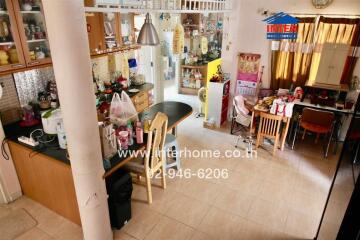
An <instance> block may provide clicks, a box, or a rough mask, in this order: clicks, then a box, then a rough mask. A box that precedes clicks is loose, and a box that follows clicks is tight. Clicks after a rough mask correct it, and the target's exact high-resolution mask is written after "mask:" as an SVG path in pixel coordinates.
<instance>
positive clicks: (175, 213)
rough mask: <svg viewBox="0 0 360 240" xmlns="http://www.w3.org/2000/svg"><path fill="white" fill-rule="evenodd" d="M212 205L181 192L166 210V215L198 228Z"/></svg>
mask: <svg viewBox="0 0 360 240" xmlns="http://www.w3.org/2000/svg"><path fill="white" fill-rule="evenodd" d="M209 209H210V205H208V204H207V203H205V202H201V201H199V200H196V199H194V198H190V197H187V196H186V195H183V194H181V193H179V194H177V196H176V199H175V200H174V201H173V202H172V204H171V206H169V207H168V209H167V210H166V213H165V215H166V216H168V217H171V218H173V219H175V220H177V221H179V222H182V223H184V224H186V225H189V226H191V227H194V228H196V227H197V226H199V224H200V222H201V221H202V219H203V218H204V216H205V215H206V213H207V212H208V211H209Z"/></svg>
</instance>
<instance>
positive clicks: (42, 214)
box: [32, 207, 70, 236]
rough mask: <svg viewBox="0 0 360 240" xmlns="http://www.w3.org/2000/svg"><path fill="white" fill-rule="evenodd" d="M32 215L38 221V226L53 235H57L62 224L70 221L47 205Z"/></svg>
mask: <svg viewBox="0 0 360 240" xmlns="http://www.w3.org/2000/svg"><path fill="white" fill-rule="evenodd" d="M32 216H33V217H34V218H35V219H36V220H37V221H38V228H40V229H41V230H43V231H44V232H46V233H48V234H49V235H51V236H55V235H56V234H57V233H58V231H59V229H60V228H61V227H62V225H64V224H66V223H70V222H69V221H67V220H66V219H65V218H63V217H62V216H60V215H58V214H56V213H55V212H53V211H51V210H49V209H47V208H45V207H42V208H41V209H40V210H39V211H38V212H36V213H35V214H32Z"/></svg>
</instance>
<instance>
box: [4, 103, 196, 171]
mask: <svg viewBox="0 0 360 240" xmlns="http://www.w3.org/2000/svg"><path fill="white" fill-rule="evenodd" d="M192 111H193V110H192V108H191V106H189V105H187V104H185V103H180V102H162V103H158V104H155V105H153V106H151V107H150V108H148V109H146V110H144V112H142V113H139V119H140V120H141V119H143V118H144V117H145V115H146V116H147V117H148V118H149V119H152V118H154V117H155V115H156V113H157V112H162V113H165V114H166V115H167V116H168V129H169V130H170V129H172V128H174V127H176V125H177V124H178V123H179V122H181V121H182V120H183V119H185V118H186V117H187V116H189V115H190V114H191V113H192ZM35 129H42V125H41V124H40V125H37V126H33V127H20V126H19V123H18V122H17V123H13V124H9V125H6V126H4V132H5V136H6V138H7V139H8V140H10V141H13V142H16V143H19V144H21V145H23V146H25V147H27V148H30V149H32V150H33V151H34V152H35V153H36V152H37V153H42V154H45V155H47V156H49V157H52V158H54V159H57V160H59V161H61V162H63V163H66V164H69V165H70V161H69V159H68V158H67V151H66V150H64V149H61V148H60V147H59V144H58V141H57V137H56V136H55V140H54V141H53V142H52V143H50V144H49V143H48V144H40V145H39V146H37V147H31V146H29V145H26V144H23V143H21V142H19V141H18V140H17V138H18V137H20V136H26V137H29V136H30V133H31V132H32V131H34V130H35ZM145 143H146V136H144V144H134V145H133V146H130V147H129V150H140V149H142V148H145V145H146V144H145ZM128 157H129V156H123V157H119V155H118V154H116V155H115V156H114V157H113V158H112V159H111V160H110V166H109V168H107V169H105V171H106V172H109V171H111V172H112V171H113V169H115V168H116V167H117V165H118V164H120V163H121V162H122V161H124V160H125V159H127V158H128Z"/></svg>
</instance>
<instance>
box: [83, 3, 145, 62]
mask: <svg viewBox="0 0 360 240" xmlns="http://www.w3.org/2000/svg"><path fill="white" fill-rule="evenodd" d="M94 4H95V3H94V1H93V0H85V6H94ZM86 23H87V31H88V38H89V47H90V53H91V55H92V56H96V55H100V54H105V53H111V52H116V51H121V50H123V49H126V48H130V49H132V48H138V47H139V46H137V45H136V44H135V30H134V25H135V24H134V14H133V13H126V14H125V13H121V14H120V13H87V14H86Z"/></svg>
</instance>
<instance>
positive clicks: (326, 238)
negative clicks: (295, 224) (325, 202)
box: [318, 219, 341, 240]
mask: <svg viewBox="0 0 360 240" xmlns="http://www.w3.org/2000/svg"><path fill="white" fill-rule="evenodd" d="M336 220H337V219H336ZM336 220H335V222H332V221H329V220H327V219H325V220H324V222H323V225H322V226H321V229H320V232H319V237H318V239H319V240H335V239H336V237H337V234H338V232H339V229H340V225H341V220H339V221H338V222H336Z"/></svg>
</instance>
